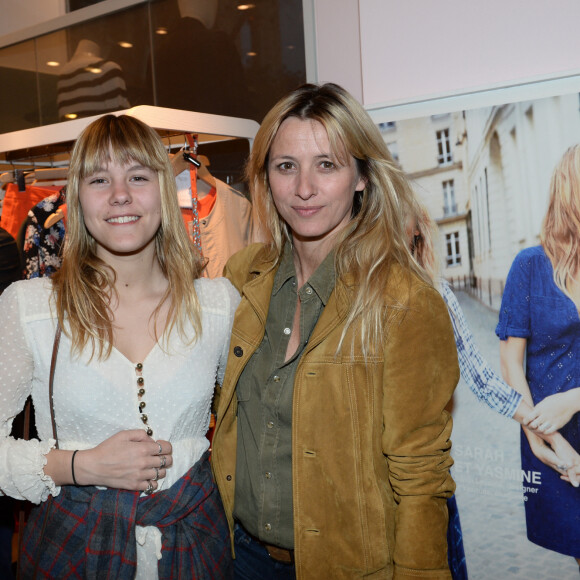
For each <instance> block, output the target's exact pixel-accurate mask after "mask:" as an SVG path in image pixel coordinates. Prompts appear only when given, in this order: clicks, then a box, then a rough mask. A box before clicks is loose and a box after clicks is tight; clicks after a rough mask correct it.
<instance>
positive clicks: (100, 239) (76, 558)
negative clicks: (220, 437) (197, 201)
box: [0, 115, 239, 578]
mask: <svg viewBox="0 0 580 580" xmlns="http://www.w3.org/2000/svg"><path fill="white" fill-rule="evenodd" d="M67 204H68V219H67V238H66V242H65V246H64V256H63V263H62V267H61V269H60V270H59V271H58V272H57V273H56V274H55V275H54V276H53V277H52V279H47V278H38V279H34V280H26V281H23V282H17V283H15V284H13V285H12V286H10V287H9V288H8V289H7V290H6V291H5V292H4V294H3V295H2V296H1V297H0V314H1V316H2V321H3V324H2V329H1V330H0V374H1V376H2V382H1V384H0V399H1V400H2V405H1V406H0V434H1V436H2V437H1V439H0V465H1V466H2V469H0V491H1V492H2V494H5V495H11V496H12V497H15V498H19V499H27V500H30V501H31V502H33V503H35V504H40V505H39V506H38V507H36V508H35V509H33V511H32V514H31V516H30V518H29V521H28V523H27V525H26V528H25V530H24V540H23V550H22V553H21V558H20V562H19V567H20V573H21V574H22V575H23V577H32V576H41V577H53V578H57V577H58V578H64V577H67V574H70V573H71V570H74V571H75V574H78V576H83V577H85V576H86V577H96V575H98V577H99V578H101V577H102V578H109V577H110V578H134V577H136V578H157V577H158V576H159V577H163V578H169V577H172V578H177V577H181V575H182V574H183V575H187V576H188V577H194V576H195V577H196V578H221V577H227V576H228V573H229V572H228V571H229V562H230V554H229V542H228V534H227V525H225V517H224V514H223V508H222V506H221V502H220V500H219V496H218V493H217V489H216V488H215V485H214V483H213V478H212V476H211V470H210V468H209V461H208V447H209V442H208V440H207V439H206V437H205V434H206V431H207V428H208V425H209V416H210V403H211V399H212V395H213V390H214V386H215V382H216V379H217V380H218V381H219V380H221V377H222V373H223V369H224V367H225V360H226V354H227V345H228V342H229V336H230V328H231V324H232V319H233V313H234V311H235V308H236V306H237V304H238V302H239V297H238V295H237V293H236V291H235V290H234V289H233V287H232V286H231V284H230V283H229V282H227V280H224V279H219V280H208V279H202V278H200V274H201V271H202V267H203V264H202V261H201V259H200V256H199V254H198V253H197V252H196V250H195V249H194V247H193V245H192V243H191V242H190V240H189V238H188V235H187V232H186V230H185V228H184V226H183V222H182V220H181V214H180V211H179V207H178V204H177V194H176V189H175V180H174V177H173V171H172V168H171V165H170V162H169V157H168V155H167V152H166V150H165V148H164V146H163V143H162V142H161V139H160V138H159V136H158V135H157V133H156V132H155V131H154V130H153V129H151V128H150V127H148V126H147V125H145V124H144V123H142V122H141V121H138V120H137V119H134V118H132V117H130V116H124V115H121V116H118V117H116V116H113V115H106V116H104V117H101V118H99V119H97V120H96V121H94V122H93V123H91V124H90V125H89V126H88V127H87V128H86V129H85V130H84V131H83V133H82V134H81V136H80V137H79V139H78V140H77V142H76V144H75V147H74V150H73V152H72V157H71V163H70V170H69V180H68V185H67ZM51 353H52V354H51ZM51 361H52V362H51ZM51 375H53V376H54V379H52V378H50V379H49V377H51ZM50 383H53V386H52V389H53V395H52V397H51V395H50V393H49V389H50ZM28 395H32V400H33V403H34V407H35V412H36V423H37V430H38V433H39V439H38V440H31V441H17V440H14V439H12V438H11V437H9V432H10V426H11V423H12V419H13V417H14V416H15V415H16V414H17V413H18V412H19V411H20V409H21V408H22V405H23V403H24V401H25V399H26V397H27V396H28Z"/></svg>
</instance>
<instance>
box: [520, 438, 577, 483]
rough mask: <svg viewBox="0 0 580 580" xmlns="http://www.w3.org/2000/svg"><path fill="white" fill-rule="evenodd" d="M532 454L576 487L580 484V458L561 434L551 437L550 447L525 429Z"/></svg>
mask: <svg viewBox="0 0 580 580" xmlns="http://www.w3.org/2000/svg"><path fill="white" fill-rule="evenodd" d="M524 432H525V434H526V437H527V438H528V443H529V444H530V449H531V450H532V453H533V454H534V455H535V456H536V457H537V458H538V459H539V460H540V461H541V462H542V463H544V464H545V465H547V466H548V467H551V468H552V469H553V470H554V471H557V472H558V473H559V474H561V476H562V479H564V480H565V481H567V482H568V483H571V484H572V485H573V486H574V487H578V486H579V484H580V456H579V455H578V453H576V451H575V450H574V448H573V447H572V446H571V445H570V444H569V443H568V441H566V439H564V437H562V436H561V435H560V434H559V433H555V434H554V435H552V436H551V437H550V445H548V443H547V442H546V441H544V439H542V437H540V436H539V435H536V434H535V433H534V432H533V431H530V430H529V429H524Z"/></svg>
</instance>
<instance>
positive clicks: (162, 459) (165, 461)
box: [159, 455, 167, 469]
mask: <svg viewBox="0 0 580 580" xmlns="http://www.w3.org/2000/svg"><path fill="white" fill-rule="evenodd" d="M166 463H167V455H161V465H160V466H159V469H163V468H164V467H165V464H166Z"/></svg>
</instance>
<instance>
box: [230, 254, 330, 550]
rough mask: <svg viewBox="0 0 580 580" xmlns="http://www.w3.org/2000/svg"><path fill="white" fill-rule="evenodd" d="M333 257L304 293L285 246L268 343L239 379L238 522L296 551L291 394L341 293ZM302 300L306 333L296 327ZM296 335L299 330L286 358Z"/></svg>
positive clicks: (272, 301) (270, 313) (302, 324)
mask: <svg viewBox="0 0 580 580" xmlns="http://www.w3.org/2000/svg"><path fill="white" fill-rule="evenodd" d="M334 284H335V270H334V253H333V252H331V253H330V254H329V255H328V256H327V257H326V258H325V259H324V261H323V262H322V264H320V266H319V267H318V269H317V270H316V272H315V273H314V274H313V275H312V276H311V277H310V279H309V280H308V281H307V282H306V284H304V286H303V287H302V288H300V290H298V292H297V289H296V285H297V280H296V271H295V269H294V262H293V259H292V251H291V249H290V247H289V244H286V247H285V250H284V253H283V255H282V259H281V262H280V267H279V269H278V272H277V273H276V277H275V280H274V286H273V288H272V296H271V298H270V307H269V310H268V318H267V320H266V329H265V334H264V339H263V340H262V343H261V344H260V346H259V347H258V349H257V350H256V352H255V353H254V354H253V356H252V357H251V358H250V360H249V361H248V364H247V365H246V368H245V369H244V370H243V372H242V374H241V375H240V379H239V381H238V384H237V387H236V392H237V397H238V450H237V459H236V489H235V499H234V517H235V518H236V519H237V520H238V521H239V522H240V523H241V524H242V525H243V526H244V528H246V530H248V532H250V533H251V534H252V535H254V536H256V537H258V538H260V539H261V540H262V541H264V542H266V543H268V544H273V545H276V546H280V547H282V548H288V549H292V548H294V525H293V512H292V395H293V391H294V376H295V373H296V368H297V367H298V363H299V361H300V358H301V356H302V353H303V352H304V347H305V346H306V344H307V343H308V340H309V338H310V336H311V334H312V331H313V330H314V327H315V326H316V323H317V322H318V319H319V317H320V315H321V313H322V310H323V309H324V307H325V306H326V303H327V301H328V299H329V297H330V295H331V293H332V291H333V289H334ZM297 297H298V298H299V299H300V328H299V329H293V328H292V323H293V321H294V314H295V312H296V304H297ZM292 332H300V342H299V345H298V348H297V350H296V352H295V353H294V354H293V355H292V356H291V357H290V358H289V359H288V360H287V361H285V358H286V351H287V348H288V342H289V340H290V336H291V333H292Z"/></svg>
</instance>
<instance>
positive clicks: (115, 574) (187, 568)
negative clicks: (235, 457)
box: [18, 453, 233, 580]
mask: <svg viewBox="0 0 580 580" xmlns="http://www.w3.org/2000/svg"><path fill="white" fill-rule="evenodd" d="M136 525H139V526H155V527H157V528H158V529H159V530H160V531H161V534H162V549H161V555H162V557H161V560H159V561H158V574H159V579H160V580H168V579H176V578H188V579H190V578H195V579H204V580H206V579H207V580H210V579H211V580H214V579H215V580H218V579H220V580H221V579H226V578H231V577H232V570H233V567H232V558H231V545H230V534H229V528H228V524H227V521H226V517H225V513H224V510H223V505H222V502H221V498H220V496H219V493H218V491H217V487H216V485H215V482H214V480H213V475H212V473H211V467H210V464H209V453H206V454H205V455H204V456H203V457H202V458H201V459H200V460H199V461H198V462H197V463H196V464H195V465H194V466H193V467H192V468H191V469H190V470H189V471H188V472H187V473H186V474H185V475H184V476H183V477H182V478H181V479H179V480H178V481H176V482H175V484H174V485H172V486H171V487H170V488H169V489H167V490H163V491H160V492H157V493H154V494H152V495H150V496H147V497H141V496H140V493H139V492H132V491H125V490H116V489H106V490H99V489H97V488H95V487H93V486H87V487H75V486H63V487H62V488H61V492H60V494H59V495H58V496H57V497H50V498H49V499H48V500H47V501H46V502H44V503H42V504H41V505H39V506H37V507H36V508H34V509H33V510H32V512H31V514H30V517H29V520H28V522H27V524H26V527H25V529H24V534H23V544H22V550H21V554H20V561H19V564H18V565H19V572H20V574H21V577H22V578H24V579H29V578H58V579H59V580H61V579H63V580H64V579H72V578H85V579H91V580H93V579H99V580H100V579H113V578H118V579H129V578H134V577H135V573H136V568H137V544H136V539H135V526H136Z"/></svg>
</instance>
